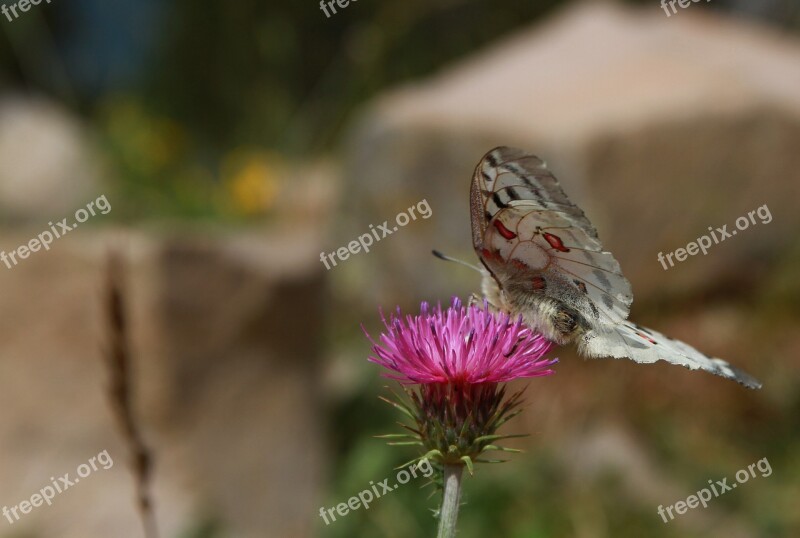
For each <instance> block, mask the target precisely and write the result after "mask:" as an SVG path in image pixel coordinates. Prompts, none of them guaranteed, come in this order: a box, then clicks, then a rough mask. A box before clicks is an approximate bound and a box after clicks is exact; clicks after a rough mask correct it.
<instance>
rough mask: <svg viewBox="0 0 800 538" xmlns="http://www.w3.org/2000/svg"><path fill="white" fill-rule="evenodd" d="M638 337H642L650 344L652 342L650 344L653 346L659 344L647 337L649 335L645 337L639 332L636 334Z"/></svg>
mask: <svg viewBox="0 0 800 538" xmlns="http://www.w3.org/2000/svg"><path fill="white" fill-rule="evenodd" d="M636 336H639V337H641V338H642V339H643V340H647V341H648V342H650V343H651V344H653V345H657V344H658V342H656V341H655V340H653V339H652V338H650V337H649V336H647V335H644V334H642V333H640V332H637V333H636Z"/></svg>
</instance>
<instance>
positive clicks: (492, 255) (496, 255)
mask: <svg viewBox="0 0 800 538" xmlns="http://www.w3.org/2000/svg"><path fill="white" fill-rule="evenodd" d="M481 254H482V255H483V257H484V259H487V260H491V259H492V258H496V259H498V260H499V259H500V253H499V252H497V251H494V252H492V251H491V250H489V249H488V248H484V249H483V250H481Z"/></svg>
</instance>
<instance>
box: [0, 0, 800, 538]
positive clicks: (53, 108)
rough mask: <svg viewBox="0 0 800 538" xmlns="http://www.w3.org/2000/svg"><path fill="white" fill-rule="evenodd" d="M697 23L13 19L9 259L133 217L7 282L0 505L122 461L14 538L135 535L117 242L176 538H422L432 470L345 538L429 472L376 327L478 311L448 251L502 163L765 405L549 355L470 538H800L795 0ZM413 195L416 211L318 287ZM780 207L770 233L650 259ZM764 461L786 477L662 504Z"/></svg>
mask: <svg viewBox="0 0 800 538" xmlns="http://www.w3.org/2000/svg"><path fill="white" fill-rule="evenodd" d="M6 4H7V5H8V6H11V5H14V4H13V3H12V2H10V1H9V0H6ZM675 8H676V9H675V11H674V12H673V11H672V9H671V8H669V6H668V5H667V7H666V8H663V7H662V6H661V5H660V4H659V3H658V2H657V1H656V0H648V1H640V2H626V3H623V2H618V3H612V2H577V3H575V2H563V1H560V0H545V1H531V2H517V1H510V0H499V1H495V2H488V1H476V0H427V1H421V0H406V1H403V2H385V1H384V2H375V1H372V0H360V1H355V0H352V1H351V3H350V4H349V5H348V6H347V7H345V8H341V7H339V8H338V10H337V12H336V13H330V14H329V16H326V14H325V12H323V10H322V9H320V6H319V5H318V4H317V3H315V2H314V1H311V0H307V1H302V2H298V1H291V2H290V1H289V0H277V1H271V2H256V1H254V0H240V1H238V2H228V3H224V2H221V1H213V0H202V1H197V0H195V1H194V2H189V1H188V0H174V1H172V2H167V1H159V0H138V1H137V2H132V1H128V2H119V1H115V2H109V1H102V0H70V1H68V0H53V1H52V2H51V3H49V4H48V3H41V4H39V5H35V6H30V9H29V10H28V11H26V12H21V11H19V10H18V12H19V17H18V18H16V19H15V18H13V16H11V17H7V16H0V250H3V251H5V252H11V251H13V250H14V249H16V248H17V247H18V246H19V245H23V244H26V243H28V241H29V240H30V239H32V238H35V237H37V235H38V234H40V233H41V232H42V231H45V230H49V229H50V223H51V222H57V221H60V220H61V219H62V218H65V217H68V218H70V219H71V218H72V216H73V215H74V213H75V211H77V210H79V209H80V208H83V207H85V206H86V205H87V204H88V203H89V202H92V201H94V200H96V199H97V198H98V197H100V196H103V195H105V196H106V197H107V200H108V202H109V204H110V206H111V208H112V209H111V210H110V212H108V214H105V215H102V214H99V213H98V214H97V215H96V216H93V217H91V218H90V219H89V220H88V222H86V223H85V224H81V225H80V226H79V227H78V228H77V229H75V230H73V231H71V232H70V233H69V234H67V235H66V236H64V237H63V238H61V239H58V240H56V241H55V242H54V243H53V244H52V245H51V246H50V249H49V250H48V251H40V252H36V253H32V254H31V255H30V257H28V258H27V259H24V260H20V262H19V264H18V265H16V266H12V267H11V268H8V267H6V266H5V265H0V297H2V299H1V300H0V301H1V302H0V305H2V316H1V317H0V410H2V411H1V412H0V505H7V506H13V505H17V504H18V503H20V502H21V501H23V500H26V499H30V497H31V495H32V494H34V493H36V492H38V491H39V490H40V489H41V488H42V487H44V486H46V485H48V484H49V483H50V480H48V478H49V477H51V476H62V475H63V474H64V473H67V472H70V473H72V474H73V476H74V473H75V469H76V468H77V466H78V465H80V464H81V463H85V462H86V461H87V460H88V459H89V458H91V457H92V456H94V455H96V454H98V453H99V452H101V451H103V450H108V451H109V454H110V456H111V457H112V458H113V460H114V462H115V465H114V466H113V468H111V469H109V470H107V471H106V470H104V471H98V472H96V473H94V474H92V475H91V477H90V478H86V479H85V480H83V481H82V482H81V483H80V484H76V485H75V486H74V487H73V488H70V489H69V490H68V491H66V492H64V493H63V494H61V495H59V496H58V497H56V498H55V500H54V502H53V506H43V507H39V508H36V509H34V510H33V511H32V512H31V513H30V514H27V515H25V516H24V517H23V518H22V519H21V520H20V521H18V522H15V523H13V524H11V523H9V522H7V520H6V519H4V518H3V519H0V537H3V538H40V537H41V538H49V537H59V538H87V537H91V538H94V537H102V538H105V537H114V538H128V537H139V536H142V531H141V525H140V522H139V520H138V516H137V512H136V507H135V498H134V479H133V477H132V474H131V473H130V472H129V470H128V469H129V466H128V462H129V460H130V453H129V448H128V447H127V446H126V444H125V443H124V441H123V436H122V434H121V433H120V429H119V427H118V426H117V424H116V423H115V420H114V414H113V412H112V409H111V406H110V405H109V398H108V386H109V372H108V371H107V368H106V364H105V362H104V358H103V356H104V355H103V354H104V351H107V349H108V346H109V336H108V327H107V326H108V320H107V319H106V318H107V315H106V313H105V312H104V309H103V294H104V292H105V286H106V264H107V256H108V252H109V251H110V250H114V251H116V252H118V253H119V254H120V255H121V256H122V257H123V258H124V260H125V266H126V272H125V277H126V278H125V281H124V297H125V300H126V307H127V312H128V315H129V322H130V323H129V337H130V345H131V353H132V360H133V363H132V371H131V382H132V383H133V390H134V392H133V404H134V406H135V411H136V418H137V422H138V424H139V427H140V428H141V430H142V434H143V437H144V439H145V441H146V443H147V444H148V446H149V447H150V449H151V451H152V455H153V457H154V459H155V468H154V474H153V496H154V504H155V512H156V517H157V520H158V523H159V527H160V530H161V536H163V537H168V538H172V537H175V538H178V537H180V538H201V537H202V538H218V537H235V538H238V537H243V538H250V537H253V538H255V537H259V538H261V537H265V536H266V537H301V538H302V537H307V536H322V537H350V536H359V537H362V536H363V537H426V536H433V534H434V529H435V521H434V520H433V518H432V512H431V510H432V509H434V508H436V506H437V503H438V498H437V497H435V496H434V497H429V494H430V492H431V489H430V488H424V489H419V486H420V485H421V484H422V482H421V481H420V482H415V481H412V482H411V483H410V484H409V485H406V486H404V487H402V488H400V489H398V490H397V491H394V492H392V493H391V494H390V495H387V496H386V497H385V498H381V499H379V500H378V501H376V502H375V503H374V504H373V505H372V506H370V508H369V510H364V509H360V510H356V511H354V512H351V513H350V514H348V515H347V516H345V517H341V518H338V519H337V521H336V522H333V523H331V524H329V525H326V524H325V522H324V521H323V520H322V518H320V517H319V509H320V507H333V506H335V505H336V504H338V503H342V502H347V499H348V498H350V497H351V496H354V495H357V494H358V492H359V491H361V490H363V489H367V488H369V483H370V481H374V482H376V483H377V482H380V481H382V480H383V479H385V478H392V477H394V473H395V471H394V470H393V469H394V467H395V466H397V465H399V464H401V463H403V462H405V461H408V460H410V459H412V458H413V457H414V456H415V455H416V453H415V452H414V450H413V449H411V448H408V447H387V446H386V445H385V444H384V442H383V441H381V440H379V439H375V438H374V436H375V435H379V434H384V433H393V432H396V431H397V430H398V427H397V425H396V424H395V422H396V421H398V420H400V419H401V418H402V417H401V416H400V415H399V413H398V412H397V411H396V410H394V409H392V408H391V407H389V406H388V405H386V404H385V403H383V402H381V401H380V400H379V399H378V396H379V395H387V394H388V393H387V390H386V388H385V385H387V382H386V380H385V379H382V378H381V377H380V372H379V369H378V368H377V367H376V366H374V365H372V364H370V363H368V362H367V361H366V358H367V356H368V355H369V344H368V341H367V340H366V339H365V338H364V336H363V333H362V329H361V324H363V326H364V328H365V329H366V330H367V331H369V332H370V333H371V334H373V335H375V334H378V333H379V332H380V328H381V324H380V316H379V314H378V308H379V307H383V308H384V309H393V308H394V307H395V306H396V305H399V306H401V307H402V308H403V309H404V310H407V311H412V312H413V311H415V310H416V309H417V308H418V305H419V302H420V301H422V300H427V301H433V302H436V301H442V302H448V301H449V300H450V298H451V297H452V296H454V295H458V296H460V297H462V298H466V297H467V296H468V295H469V294H470V293H472V292H477V291H478V290H479V279H478V275H477V274H475V273H473V272H471V271H470V270H468V269H466V268H463V267H461V266H457V265H454V264H446V263H443V262H440V261H438V260H435V259H434V258H433V257H432V256H431V255H430V251H431V249H432V248H437V249H441V250H443V251H445V252H447V253H448V254H451V255H453V256H456V257H460V258H462V259H465V260H468V261H474V259H475V255H474V253H473V252H472V247H471V241H470V231H469V210H468V189H469V181H470V178H471V172H472V169H473V167H474V166H475V164H476V163H477V161H478V160H479V159H480V157H481V156H482V155H483V154H484V153H485V152H486V151H488V150H489V149H491V148H492V147H494V146H497V145H515V146H519V147H522V148H525V149H527V150H530V151H532V152H535V153H537V154H538V155H540V156H541V157H543V158H544V159H546V160H547V161H548V165H549V167H550V168H551V169H552V170H553V171H554V173H555V175H556V176H557V177H558V178H560V180H561V183H562V185H563V187H564V189H565V191H566V192H567V194H568V195H569V196H570V197H571V198H572V199H573V200H574V201H576V202H577V203H578V204H579V205H580V206H581V207H582V208H583V209H584V210H585V211H586V213H587V215H588V216H589V218H590V219H591V220H592V222H593V223H594V224H595V226H596V227H597V229H598V231H599V234H600V237H601V239H602V240H603V242H604V245H605V246H606V248H608V249H609V250H611V251H612V252H614V253H615V255H616V257H617V259H618V260H619V261H620V263H621V265H622V268H623V271H624V272H625V274H626V276H627V277H628V279H629V280H630V281H631V283H632V285H633V289H634V293H635V299H636V300H635V302H634V304H633V307H632V314H631V317H632V318H633V319H634V320H635V321H637V322H638V323H641V324H644V325H647V326H652V327H654V328H657V329H658V330H660V331H662V332H664V333H666V334H668V335H670V336H673V337H676V338H680V339H683V340H686V341H687V342H690V343H692V344H693V345H695V346H696V347H698V348H699V349H701V350H702V351H704V352H706V353H708V354H710V355H714V356H718V357H723V358H725V359H727V360H729V361H730V362H732V363H733V364H735V365H737V366H739V367H742V368H744V369H746V370H747V371H749V372H750V373H752V374H753V375H754V376H755V377H757V378H759V379H760V380H761V381H762V382H763V383H764V387H763V389H762V390H760V391H749V390H747V389H744V388H742V387H740V386H738V385H736V384H735V383H732V382H729V381H726V380H723V379H721V378H716V377H714V376H711V375H708V374H704V373H699V372H689V371H688V370H685V369H682V368H678V367H674V366H667V365H663V364H655V365H647V366H641V365H635V364H633V363H632V362H630V361H614V360H610V359H605V360H584V359H581V358H579V357H577V356H576V354H575V352H574V350H573V349H571V348H562V349H556V350H555V351H554V352H553V354H554V355H556V356H558V357H559V358H560V359H561V362H560V364H559V365H558V367H557V373H556V375H555V376H553V377H550V378H546V379H537V380H534V381H532V382H531V383H530V384H529V386H528V389H527V407H526V411H525V412H524V413H523V414H522V415H521V416H520V417H518V418H516V419H514V420H513V421H512V422H511V423H509V424H508V425H507V426H506V427H505V430H504V431H505V432H506V433H528V434H530V436H529V437H527V438H525V439H521V440H514V442H512V443H510V445H511V446H516V447H518V448H523V449H524V450H525V453H524V454H518V455H515V457H514V458H513V459H512V461H511V462H509V463H504V464H502V465H489V466H484V467H479V468H478V471H477V473H476V476H475V477H474V478H469V479H467V480H466V482H465V492H464V502H465V505H464V507H463V509H462V516H461V521H460V534H459V535H460V536H462V537H463V538H477V537H484V536H504V537H513V538H534V537H535V538H539V537H543V538H544V537H569V536H575V537H580V538H603V537H611V536H614V537H617V536H622V537H628V536H630V537H640V536H650V537H705V536H726V537H730V536H733V537H751V536H752V537H788V536H800V510H798V498H800V376H799V375H798V374H800V361H798V354H800V331H798V329H799V328H800V281H798V278H797V275H798V271H799V270H800V239H798V231H800V213H798V211H797V203H798V200H800V4H798V3H797V2H796V1H794V0H770V1H766V0H764V1H760V2H748V1H745V0H713V1H709V2H699V3H693V2H689V3H688V7H685V8H682V7H680V6H679V5H678V4H676V5H675ZM329 11H330V10H329ZM668 13H669V14H668ZM9 18H10V19H11V20H9ZM422 200H425V201H427V203H428V204H429V206H430V208H431V211H432V216H431V217H430V218H428V219H417V220H412V221H411V222H409V224H408V225H407V226H405V227H403V228H401V229H400V230H398V231H397V232H396V233H394V234H392V235H391V236H389V237H386V238H385V239H383V240H382V241H380V242H377V243H375V244H374V246H373V247H372V249H371V251H370V252H369V253H364V252H361V253H359V254H356V255H352V256H350V258H349V259H347V260H345V261H341V262H339V263H338V265H336V266H335V267H331V268H330V269H326V267H325V265H323V263H321V261H320V255H321V253H330V252H333V251H335V250H337V249H339V248H340V247H343V246H346V245H347V244H348V243H349V242H350V241H352V240H354V239H356V238H357V237H358V236H359V235H361V234H363V233H368V232H369V229H370V228H369V227H370V225H374V226H378V225H379V224H382V223H383V222H384V221H387V220H388V221H390V222H391V221H393V220H394V218H395V215H397V214H398V213H400V212H402V211H406V210H407V209H408V208H409V207H411V206H412V205H416V204H418V203H419V202H420V201H422ZM764 204H767V205H768V207H769V210H770V212H771V215H772V217H773V220H772V221H771V222H770V223H768V224H758V225H753V226H751V227H750V228H749V229H748V230H747V231H743V232H741V233H739V235H737V236H736V237H734V238H731V239H728V240H726V241H725V242H724V243H720V244H719V245H716V246H714V247H712V249H711V250H710V251H709V252H708V255H706V256H695V257H691V258H689V259H688V260H686V261H684V262H682V263H679V264H677V265H676V266H675V267H673V268H671V269H669V270H668V271H665V270H664V269H663V268H662V266H661V265H660V263H659V262H658V261H657V254H658V253H659V252H664V253H667V252H671V251H673V250H675V249H677V248H680V247H685V245H686V244H687V243H688V242H690V241H693V240H694V239H695V238H697V237H698V236H700V235H702V234H704V233H706V232H707V229H708V227H722V226H723V225H726V224H727V225H728V227H729V228H732V227H733V223H734V222H735V220H736V219H737V218H738V217H740V216H743V215H746V214H747V213H748V212H749V211H753V210H755V209H756V208H758V207H760V206H762V205H764ZM762 458H767V459H768V461H769V463H770V465H771V468H772V470H773V472H772V474H771V475H770V476H768V477H761V476H760V475H759V477H758V478H754V479H751V480H750V481H749V482H748V483H747V484H746V485H742V486H741V487H740V488H738V489H737V490H735V491H732V492H728V493H727V494H725V495H723V496H722V497H719V498H716V499H714V500H712V501H711V503H710V504H709V507H708V508H706V509H703V508H697V509H695V510H691V511H689V513H687V514H685V515H683V516H679V517H678V518H677V519H675V520H674V521H671V522H669V523H667V524H665V523H664V522H663V521H662V519H661V518H660V516H659V515H658V514H657V508H658V506H659V505H664V506H668V505H672V504H674V503H675V502H677V501H680V500H685V499H686V497H688V496H689V495H691V494H693V493H695V492H696V491H697V490H699V489H701V488H703V487H705V486H706V485H707V483H708V481H709V480H712V479H713V480H721V479H722V478H724V477H729V481H731V480H732V479H733V476H734V474H735V473H736V471H738V470H739V469H742V468H745V467H746V466H747V465H749V464H751V463H754V462H756V461H757V460H760V459H762Z"/></svg>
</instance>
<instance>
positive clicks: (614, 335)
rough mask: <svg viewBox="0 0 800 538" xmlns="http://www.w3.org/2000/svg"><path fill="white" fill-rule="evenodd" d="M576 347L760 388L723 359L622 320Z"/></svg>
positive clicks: (751, 378)
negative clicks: (705, 374) (702, 371)
mask: <svg viewBox="0 0 800 538" xmlns="http://www.w3.org/2000/svg"><path fill="white" fill-rule="evenodd" d="M578 347H579V348H583V349H584V350H585V351H586V352H587V354H589V355H591V356H596V357H616V358H624V357H629V358H631V359H633V360H634V361H636V362H639V363H652V362H656V361H659V360H663V361H666V362H668V363H670V364H678V365H681V366H685V367H686V368H689V369H690V370H705V371H707V372H710V373H712V374H716V375H719V376H722V377H725V378H728V379H732V380H734V381H736V382H738V383H741V384H742V385H744V386H746V387H748V388H751V389H758V388H761V383H760V382H759V381H757V380H756V379H755V378H753V377H752V376H750V375H749V374H747V373H746V372H743V371H742V370H739V369H738V368H735V367H733V366H731V365H730V364H728V363H727V362H725V361H724V360H722V359H718V358H716V357H709V356H708V355H706V354H704V353H702V352H700V351H698V350H696V349H695V348H693V347H692V346H690V345H689V344H687V343H685V342H681V341H680V340H675V339H673V338H670V337H668V336H665V335H663V334H661V333H660V332H658V331H655V330H653V329H648V328H645V327H642V326H639V325H636V324H634V323H631V322H630V321H625V322H623V323H621V324H619V325H618V326H616V327H614V328H613V329H612V330H610V331H607V332H606V333H592V332H590V333H587V334H586V335H584V336H583V338H582V341H581V342H579V343H578Z"/></svg>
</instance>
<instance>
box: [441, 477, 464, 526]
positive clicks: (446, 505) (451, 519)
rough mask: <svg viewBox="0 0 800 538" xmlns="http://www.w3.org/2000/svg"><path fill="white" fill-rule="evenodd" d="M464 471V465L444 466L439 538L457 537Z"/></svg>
mask: <svg viewBox="0 0 800 538" xmlns="http://www.w3.org/2000/svg"><path fill="white" fill-rule="evenodd" d="M463 471H464V466H463V465H445V466H444V493H443V494H442V509H441V510H440V511H439V534H438V535H437V536H438V538H454V537H455V535H456V521H457V520H458V506H459V504H460V503H461V474H462V473H463Z"/></svg>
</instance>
